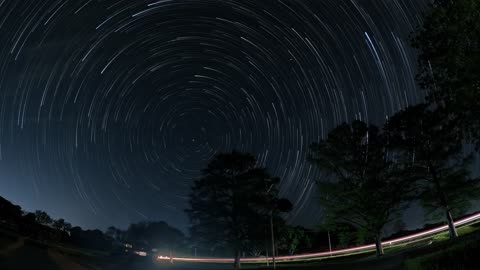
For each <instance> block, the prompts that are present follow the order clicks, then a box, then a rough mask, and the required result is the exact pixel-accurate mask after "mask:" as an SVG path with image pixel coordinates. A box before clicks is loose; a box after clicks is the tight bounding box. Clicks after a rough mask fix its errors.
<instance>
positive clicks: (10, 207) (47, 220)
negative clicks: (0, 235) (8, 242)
mask: <svg viewBox="0 0 480 270" xmlns="http://www.w3.org/2000/svg"><path fill="white" fill-rule="evenodd" d="M0 229H2V230H7V231H10V232H13V233H15V234H19V235H23V236H27V237H29V238H31V239H35V240H37V241H42V242H48V243H62V244H67V245H72V246H74V247H79V248H85V249H91V250H98V251H106V252H110V253H123V252H124V250H125V248H124V245H125V244H127V243H128V244H130V245H131V246H132V248H133V249H136V250H144V251H147V252H151V251H152V250H153V249H155V250H157V251H159V252H163V254H170V253H173V252H174V253H175V254H177V255H178V254H188V255H189V252H190V249H189V248H188V245H187V238H186V237H185V235H184V234H183V233H182V232H181V231H180V230H178V229H175V228H173V227H171V226H170V225H168V224H167V223H165V222H163V221H160V222H139V223H134V224H131V225H130V226H129V227H128V228H127V229H126V230H121V229H118V228H116V227H113V226H112V227H109V228H108V229H107V230H106V231H105V232H102V231H101V230H98V229H95V230H85V229H82V228H81V227H79V226H72V225H71V224H70V223H68V222H66V221H65V220H64V219H62V218H60V219H57V220H54V219H52V218H51V217H50V216H49V215H48V214H47V213H46V212H45V211H40V210H37V211H35V212H33V213H30V212H26V211H23V210H22V208H21V207H20V206H18V205H15V204H13V203H11V202H10V201H8V200H6V199H5V198H3V197H1V196H0Z"/></svg>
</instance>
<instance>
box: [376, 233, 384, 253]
mask: <svg viewBox="0 0 480 270" xmlns="http://www.w3.org/2000/svg"><path fill="white" fill-rule="evenodd" d="M375 248H376V249H377V257H380V256H382V255H383V254H384V252H383V246H382V237H381V236H380V235H377V236H376V237H375Z"/></svg>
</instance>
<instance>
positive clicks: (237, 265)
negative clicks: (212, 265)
mask: <svg viewBox="0 0 480 270" xmlns="http://www.w3.org/2000/svg"><path fill="white" fill-rule="evenodd" d="M233 267H234V268H235V269H240V250H236V251H235V262H234V263H233Z"/></svg>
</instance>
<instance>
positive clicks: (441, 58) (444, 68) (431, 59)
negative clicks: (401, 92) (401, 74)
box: [413, 0, 480, 147]
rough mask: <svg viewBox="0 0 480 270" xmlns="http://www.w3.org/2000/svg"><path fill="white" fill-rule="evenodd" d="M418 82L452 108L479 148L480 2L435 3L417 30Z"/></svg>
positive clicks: (438, 103)
mask: <svg viewBox="0 0 480 270" xmlns="http://www.w3.org/2000/svg"><path fill="white" fill-rule="evenodd" d="M413 45H414V47H416V48H417V49H419V75H418V80H419V82H420V85H421V86H422V88H423V89H425V90H426V91H427V96H428V99H429V101H430V102H432V103H433V104H435V105H436V106H440V107H445V108H447V109H448V113H449V114H450V116H449V117H451V116H454V117H456V118H457V119H458V120H460V121H459V122H458V125H457V126H455V127H454V128H455V129H456V131H458V132H462V133H463V135H466V136H464V137H466V138H468V139H471V140H472V141H473V142H475V143H476V144H477V147H480V117H478V115H480V103H479V102H478V100H480V76H479V74H480V1H478V0H435V1H434V2H433V4H432V8H431V9H430V10H429V11H428V13H427V14H426V16H425V20H424V23H423V26H422V27H421V28H420V29H419V30H418V31H417V33H416V35H415V37H414V39H413Z"/></svg>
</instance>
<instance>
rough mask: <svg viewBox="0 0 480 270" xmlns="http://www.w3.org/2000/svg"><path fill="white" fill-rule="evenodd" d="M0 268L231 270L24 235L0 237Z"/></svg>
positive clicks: (357, 263) (363, 266)
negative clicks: (95, 251)
mask: <svg viewBox="0 0 480 270" xmlns="http://www.w3.org/2000/svg"><path fill="white" fill-rule="evenodd" d="M243 268H244V269H271V268H266V266H258V267H255V266H253V265H244V266H243ZM277 268H278V269H298V270H302V269H306V270H307V269H308V270H313V269H322V270H344V269H345V270H346V269H359V270H377V269H378V270H380V269H385V270H396V269H402V255H398V254H397V255H391V256H385V257H384V258H382V259H376V258H375V257H366V258H365V257H364V258H359V259H356V260H353V261H352V260H350V261H343V262H335V263H334V262H330V263H327V262H324V263H321V262H315V263H305V264H278V267H277ZM0 269H2V270H23V269H42V270H50V269H52V270H57V269H58V270H103V269H105V270H113V269H126V270H150V269H152V270H153V269H156V270H158V269H172V270H175V269H178V270H202V269H205V270H209V269H218V270H220V269H232V267H231V265H228V264H182V263H175V264H174V265H170V264H169V263H168V262H165V263H162V264H159V263H155V262H153V260H152V259H151V258H150V257H146V258H142V257H137V256H129V257H128V256H117V257H101V256H85V255H69V254H66V253H65V252H63V251H62V250H61V249H58V248H52V247H49V246H47V245H44V244H40V243H37V242H33V241H30V240H28V239H25V238H12V237H3V236H0Z"/></svg>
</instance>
